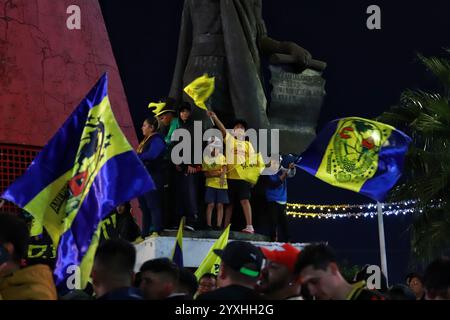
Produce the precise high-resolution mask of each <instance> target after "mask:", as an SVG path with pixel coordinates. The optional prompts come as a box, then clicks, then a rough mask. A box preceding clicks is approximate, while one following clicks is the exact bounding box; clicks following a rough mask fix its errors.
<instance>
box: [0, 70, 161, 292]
mask: <svg viewBox="0 0 450 320" xmlns="http://www.w3.org/2000/svg"><path fill="white" fill-rule="evenodd" d="M107 87H108V79H107V75H106V74H105V75H103V76H102V77H101V79H100V80H99V81H98V83H97V84H96V85H95V86H94V87H93V88H92V89H91V91H90V92H89V93H88V95H87V96H86V98H84V99H83V100H82V101H81V103H80V104H79V105H78V107H77V108H76V110H75V111H74V112H73V113H72V114H71V115H70V117H69V118H68V119H67V120H66V122H65V123H64V124H63V126H62V127H61V128H60V129H59V130H58V132H57V133H56V134H55V135H54V136H53V138H52V139H51V140H50V141H49V142H48V144H47V145H46V146H45V147H44V149H43V150H42V151H41V152H40V153H39V154H38V156H37V157H36V159H35V160H34V161H33V162H32V163H31V165H30V167H29V168H28V169H27V171H26V172H25V173H24V174H23V175H22V176H21V177H20V178H18V179H17V180H16V181H15V182H14V183H13V184H12V185H11V186H9V188H8V189H7V190H6V191H5V192H4V194H3V195H2V198H4V199H6V200H9V201H11V202H14V203H15V204H17V205H18V206H19V207H21V208H23V209H25V210H26V211H27V212H29V213H30V214H32V215H33V217H34V218H35V219H36V220H37V222H38V223H41V224H42V225H43V226H44V227H45V228H46V230H47V231H48V233H49V235H50V237H51V238H52V240H53V243H54V244H55V246H56V245H58V252H57V262H56V267H55V271H54V273H55V274H54V275H55V282H56V284H57V286H59V287H60V288H64V286H65V285H66V282H67V281H65V280H67V278H68V277H69V276H70V275H71V273H70V270H73V269H72V268H73V266H81V282H82V286H84V285H85V284H86V283H87V279H88V278H89V273H90V267H91V266H92V259H93V256H94V253H95V250H96V246H97V243H98V234H99V230H100V229H99V222H100V221H101V220H103V219H104V218H105V217H106V216H107V215H108V214H109V213H110V212H111V211H112V210H113V209H114V208H115V207H116V206H117V205H119V204H121V203H124V202H126V201H128V200H131V199H133V198H135V197H137V196H139V195H141V194H143V193H145V192H147V191H150V190H152V189H154V184H153V181H152V179H151V177H150V176H149V174H148V172H147V170H146V169H145V167H144V166H143V164H142V162H141V161H140V160H139V158H138V157H137V155H136V153H135V152H134V151H133V148H132V147H131V145H130V144H129V143H128V141H127V139H126V138H125V136H124V135H123V133H122V131H121V130H120V127H119V125H118V124H117V122H116V120H115V118H114V115H113V113H112V110H111V106H110V103H109V99H108V91H107ZM69 267H71V269H70V270H68V268H69Z"/></svg>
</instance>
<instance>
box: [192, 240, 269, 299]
mask: <svg viewBox="0 0 450 320" xmlns="http://www.w3.org/2000/svg"><path fill="white" fill-rule="evenodd" d="M214 253H215V254H217V255H218V256H220V258H221V259H222V261H221V264H220V269H219V274H218V276H217V284H218V287H219V289H217V290H214V291H211V292H208V293H204V294H202V295H200V296H199V297H198V298H197V300H260V299H261V297H260V296H259V295H258V294H257V293H256V292H255V286H256V282H257V280H258V277H259V275H260V272H261V267H262V263H263V254H262V252H261V250H260V249H259V248H257V247H255V246H254V245H252V244H251V243H249V242H244V241H233V242H230V243H229V244H228V245H227V246H226V247H225V249H224V250H214Z"/></svg>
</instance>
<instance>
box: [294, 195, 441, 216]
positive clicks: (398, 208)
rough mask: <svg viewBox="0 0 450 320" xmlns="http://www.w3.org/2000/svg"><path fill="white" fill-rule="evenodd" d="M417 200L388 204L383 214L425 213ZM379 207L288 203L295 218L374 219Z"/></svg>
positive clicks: (436, 203) (438, 203) (439, 205)
mask: <svg viewBox="0 0 450 320" xmlns="http://www.w3.org/2000/svg"><path fill="white" fill-rule="evenodd" d="M417 204H418V202H417V200H408V201H403V202H395V203H386V204H385V205H382V208H386V210H383V211H382V213H383V215H385V216H390V215H395V216H398V215H399V214H402V215H407V214H412V213H414V212H420V213H422V212H423V209H422V208H416V205H417ZM443 204H444V203H443V201H442V199H439V200H435V201H432V204H430V205H428V206H427V207H429V208H439V207H441V206H442V205H443ZM377 209H378V208H377V205H376V204H373V203H368V204H353V205H351V204H338V205H321V204H302V203H288V204H287V214H288V215H290V216H292V217H294V218H318V219H321V218H325V219H329V218H333V219H336V218H360V217H363V218H368V217H370V218H374V217H375V216H377V215H378V211H377Z"/></svg>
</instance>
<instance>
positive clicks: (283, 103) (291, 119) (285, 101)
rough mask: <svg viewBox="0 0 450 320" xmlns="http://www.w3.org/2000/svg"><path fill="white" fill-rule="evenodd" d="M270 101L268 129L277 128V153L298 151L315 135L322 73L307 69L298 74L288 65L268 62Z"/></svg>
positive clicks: (320, 104) (321, 100) (322, 87)
mask: <svg viewBox="0 0 450 320" xmlns="http://www.w3.org/2000/svg"><path fill="white" fill-rule="evenodd" d="M269 69H270V72H271V75H272V76H271V80H270V82H271V84H272V87H273V88H272V94H271V98H272V101H271V103H270V108H269V119H270V127H271V129H279V130H280V150H279V151H280V153H281V154H288V153H293V154H300V153H302V152H303V151H304V150H305V149H306V148H307V147H308V146H309V144H310V143H311V142H312V140H314V138H315V137H316V131H315V129H316V124H317V120H318V119H319V114H320V109H321V107H322V103H323V100H324V97H325V80H324V79H323V78H322V76H321V73H320V72H317V71H314V70H311V69H306V70H305V71H303V72H302V73H300V74H296V73H293V72H290V71H289V67H287V66H274V65H271V66H269Z"/></svg>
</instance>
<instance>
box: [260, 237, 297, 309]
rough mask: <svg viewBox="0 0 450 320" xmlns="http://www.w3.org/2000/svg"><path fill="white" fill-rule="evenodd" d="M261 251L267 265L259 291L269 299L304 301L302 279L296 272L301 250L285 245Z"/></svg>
mask: <svg viewBox="0 0 450 320" xmlns="http://www.w3.org/2000/svg"><path fill="white" fill-rule="evenodd" d="M261 251H262V253H263V254H264V257H265V258H266V264H265V266H264V267H263V269H262V270H261V278H260V280H259V281H258V291H259V292H261V293H262V294H263V295H264V297H266V298H267V299H273V300H303V297H302V296H301V293H300V291H301V281H300V277H299V274H298V273H297V272H295V262H296V261H297V256H298V254H299V253H300V250H298V249H297V248H295V247H294V246H292V245H290V244H288V243H284V244H283V245H282V246H278V247H275V248H274V249H268V248H264V247H261Z"/></svg>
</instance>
